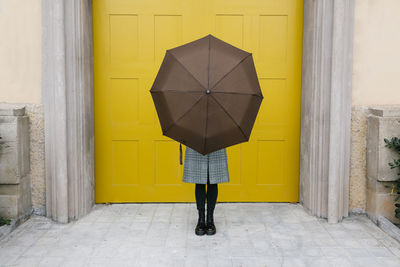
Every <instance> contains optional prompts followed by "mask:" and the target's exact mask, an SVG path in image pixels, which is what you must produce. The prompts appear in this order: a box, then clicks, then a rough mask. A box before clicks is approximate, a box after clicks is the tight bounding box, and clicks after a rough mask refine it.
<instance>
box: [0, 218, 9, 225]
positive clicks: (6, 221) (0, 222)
mask: <svg viewBox="0 0 400 267" xmlns="http://www.w3.org/2000/svg"><path fill="white" fill-rule="evenodd" d="M10 223H11V220H10V219H6V218H3V217H0V226H3V225H5V224H7V225H10Z"/></svg>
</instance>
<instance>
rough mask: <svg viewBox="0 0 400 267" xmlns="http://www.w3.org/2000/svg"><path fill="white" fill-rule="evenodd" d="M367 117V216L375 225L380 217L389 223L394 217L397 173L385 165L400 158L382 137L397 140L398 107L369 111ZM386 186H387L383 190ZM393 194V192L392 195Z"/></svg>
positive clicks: (399, 118) (396, 219) (397, 220)
mask: <svg viewBox="0 0 400 267" xmlns="http://www.w3.org/2000/svg"><path fill="white" fill-rule="evenodd" d="M369 111H370V114H369V115H368V116H367V213H368V217H370V218H371V220H373V221H374V222H375V223H376V222H377V219H378V217H379V216H380V215H382V216H384V217H386V218H387V219H388V220H390V221H391V222H396V223H400V219H398V218H396V217H394V209H395V206H394V198H395V195H394V194H393V195H390V193H391V191H392V189H391V187H392V185H393V184H394V181H395V180H397V179H398V178H399V177H398V175H397V172H398V171H399V170H396V169H390V167H389V165H388V163H389V162H393V160H394V159H398V158H399V155H398V154H397V153H396V152H394V151H393V150H391V149H389V148H387V147H385V142H384V138H387V139H389V140H390V139H391V138H392V137H398V138H400V106H381V107H373V108H369ZM385 185H387V186H390V188H386V187H385ZM394 193H396V192H394Z"/></svg>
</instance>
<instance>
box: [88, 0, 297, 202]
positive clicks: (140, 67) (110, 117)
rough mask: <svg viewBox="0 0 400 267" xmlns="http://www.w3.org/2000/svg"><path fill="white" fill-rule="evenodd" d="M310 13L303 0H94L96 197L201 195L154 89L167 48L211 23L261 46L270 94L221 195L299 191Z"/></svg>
mask: <svg viewBox="0 0 400 267" xmlns="http://www.w3.org/2000/svg"><path fill="white" fill-rule="evenodd" d="M302 14H303V1H300V0H246V1H242V0H229V1H228V0H225V1H222V0H221V1H218V0H196V1H195V0H140V1H138V0H94V1H93V43H94V48H93V50H94V60H93V61H94V107H95V114H94V116H95V177H96V178H95V199H96V203H104V202H191V201H194V185H193V184H186V183H183V182H182V173H183V165H179V143H178V142H176V141H174V140H172V139H169V138H167V137H164V136H162V132H161V127H160V125H159V121H158V117H157V113H156V111H155V108H154V104H153V102H152V98H151V95H150V92H149V90H150V88H151V85H152V83H153V81H154V78H155V76H156V74H157V71H158V69H159V67H160V65H161V62H162V59H163V56H164V54H165V50H166V49H170V48H173V47H175V46H178V45H181V44H184V43H186V42H190V41H193V40H195V39H198V38H201V37H203V36H205V35H207V34H209V33H211V34H213V35H215V36H216V37H218V38H220V39H222V40H224V41H227V42H229V43H231V44H233V45H235V46H237V47H239V48H241V49H244V50H246V51H249V52H251V53H253V56H254V62H255V65H256V69H257V73H258V76H259V80H260V85H261V89H262V92H263V95H264V100H263V103H262V105H261V108H260V111H259V115H258V117H257V120H256V122H255V125H254V128H253V131H252V134H251V137H250V141H249V142H248V143H243V144H239V145H235V146H232V147H229V148H227V152H228V165H229V173H230V177H231V181H230V183H226V184H220V185H219V196H218V201H219V202H223V201H237V202H241V201H270V202H296V201H298V189H299V156H300V154H299V153H300V149H299V148H300V101H301V52H302V21H303V18H302ZM183 148H184V149H183V155H184V153H185V147H184V146H183Z"/></svg>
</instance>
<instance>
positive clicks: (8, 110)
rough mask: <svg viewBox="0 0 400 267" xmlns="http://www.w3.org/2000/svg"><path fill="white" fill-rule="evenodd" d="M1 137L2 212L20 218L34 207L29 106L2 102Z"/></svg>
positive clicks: (0, 117)
mask: <svg viewBox="0 0 400 267" xmlns="http://www.w3.org/2000/svg"><path fill="white" fill-rule="evenodd" d="M0 137H1V139H0V216H2V217H6V218H12V219H19V218H21V217H24V216H26V215H27V214H30V213H31V211H32V197H31V178H30V175H29V169H30V160H29V158H30V152H29V145H30V142H29V119H28V117H27V116H25V107H21V106H13V105H12V104H4V103H1V104H0Z"/></svg>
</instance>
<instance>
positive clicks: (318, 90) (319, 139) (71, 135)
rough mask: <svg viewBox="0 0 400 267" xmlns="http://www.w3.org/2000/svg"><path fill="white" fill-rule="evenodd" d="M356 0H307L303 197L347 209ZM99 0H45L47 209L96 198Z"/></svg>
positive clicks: (79, 206) (320, 210)
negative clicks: (95, 7) (95, 10)
mask: <svg viewBox="0 0 400 267" xmlns="http://www.w3.org/2000/svg"><path fill="white" fill-rule="evenodd" d="M353 25H354V0H335V1H330V0H322V1H315V0H304V15H303V59H302V86H301V134H300V186H299V196H300V198H299V201H300V203H301V204H302V205H303V207H304V208H305V210H306V211H307V212H309V213H310V214H312V215H315V216H317V217H320V218H327V219H328V221H329V222H338V221H341V220H342V219H343V218H344V217H347V216H348V199H349V173H350V171H349V168H350V134H351V133H350V122H351V103H352V100H351V96H352V65H353V56H352V54H353ZM92 50H93V42H92V0H71V1H64V0H42V101H43V105H44V118H45V169H46V171H45V173H46V216H47V217H49V218H52V219H53V220H55V221H58V222H63V223H67V222H69V221H71V220H76V219H79V218H80V217H82V216H84V215H86V214H87V213H89V212H90V211H91V209H92V207H93V205H94V181H95V179H94V164H95V162H94V149H95V148H94V138H95V136H94V108H93V106H94V101H93V55H92V54H93V51H92Z"/></svg>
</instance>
